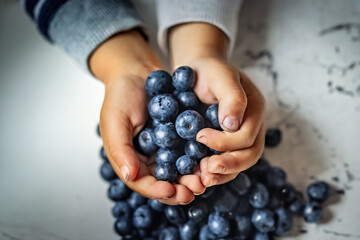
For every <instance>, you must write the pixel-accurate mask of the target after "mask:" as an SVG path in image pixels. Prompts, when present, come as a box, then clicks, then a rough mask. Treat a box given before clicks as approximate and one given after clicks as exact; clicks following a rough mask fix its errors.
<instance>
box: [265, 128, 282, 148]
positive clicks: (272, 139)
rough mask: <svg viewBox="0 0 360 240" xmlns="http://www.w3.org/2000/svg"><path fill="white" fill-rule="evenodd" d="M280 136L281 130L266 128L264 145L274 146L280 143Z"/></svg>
mask: <svg viewBox="0 0 360 240" xmlns="http://www.w3.org/2000/svg"><path fill="white" fill-rule="evenodd" d="M281 138H282V134H281V131H280V130H279V129H276V128H274V129H268V130H267V131H266V135H265V146H266V147H276V146H277V145H279V144H280V142H281Z"/></svg>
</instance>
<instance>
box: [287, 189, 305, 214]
mask: <svg viewBox="0 0 360 240" xmlns="http://www.w3.org/2000/svg"><path fill="white" fill-rule="evenodd" d="M304 205H305V200H304V197H303V195H302V193H301V192H296V193H295V199H294V200H293V201H292V202H291V203H290V204H289V206H288V208H289V210H290V211H291V212H292V213H293V214H295V215H297V216H301V215H302V214H303V211H304Z"/></svg>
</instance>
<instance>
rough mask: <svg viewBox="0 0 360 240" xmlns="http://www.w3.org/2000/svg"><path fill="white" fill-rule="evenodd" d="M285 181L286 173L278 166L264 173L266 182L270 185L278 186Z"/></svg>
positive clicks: (282, 184)
mask: <svg viewBox="0 0 360 240" xmlns="http://www.w3.org/2000/svg"><path fill="white" fill-rule="evenodd" d="M285 183H286V173H285V172H284V170H282V169H281V168H278V167H272V168H270V169H269V170H268V171H267V173H266V184H267V185H268V186H270V187H275V188H280V187H282V186H284V185H285Z"/></svg>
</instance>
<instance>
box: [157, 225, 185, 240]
mask: <svg viewBox="0 0 360 240" xmlns="http://www.w3.org/2000/svg"><path fill="white" fill-rule="evenodd" d="M159 240H180V235H179V231H178V230H177V228H176V227H168V228H164V229H162V230H161V232H160V235H159Z"/></svg>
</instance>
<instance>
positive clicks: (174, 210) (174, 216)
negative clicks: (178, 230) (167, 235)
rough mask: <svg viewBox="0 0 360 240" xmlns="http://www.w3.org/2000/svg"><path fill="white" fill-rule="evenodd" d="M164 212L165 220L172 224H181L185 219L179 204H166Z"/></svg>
mask: <svg viewBox="0 0 360 240" xmlns="http://www.w3.org/2000/svg"><path fill="white" fill-rule="evenodd" d="M164 212H165V216H166V218H167V220H168V221H169V222H170V223H172V224H174V225H181V224H183V223H185V221H186V215H185V211H184V209H183V208H181V207H180V206H166V207H165V211H164Z"/></svg>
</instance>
